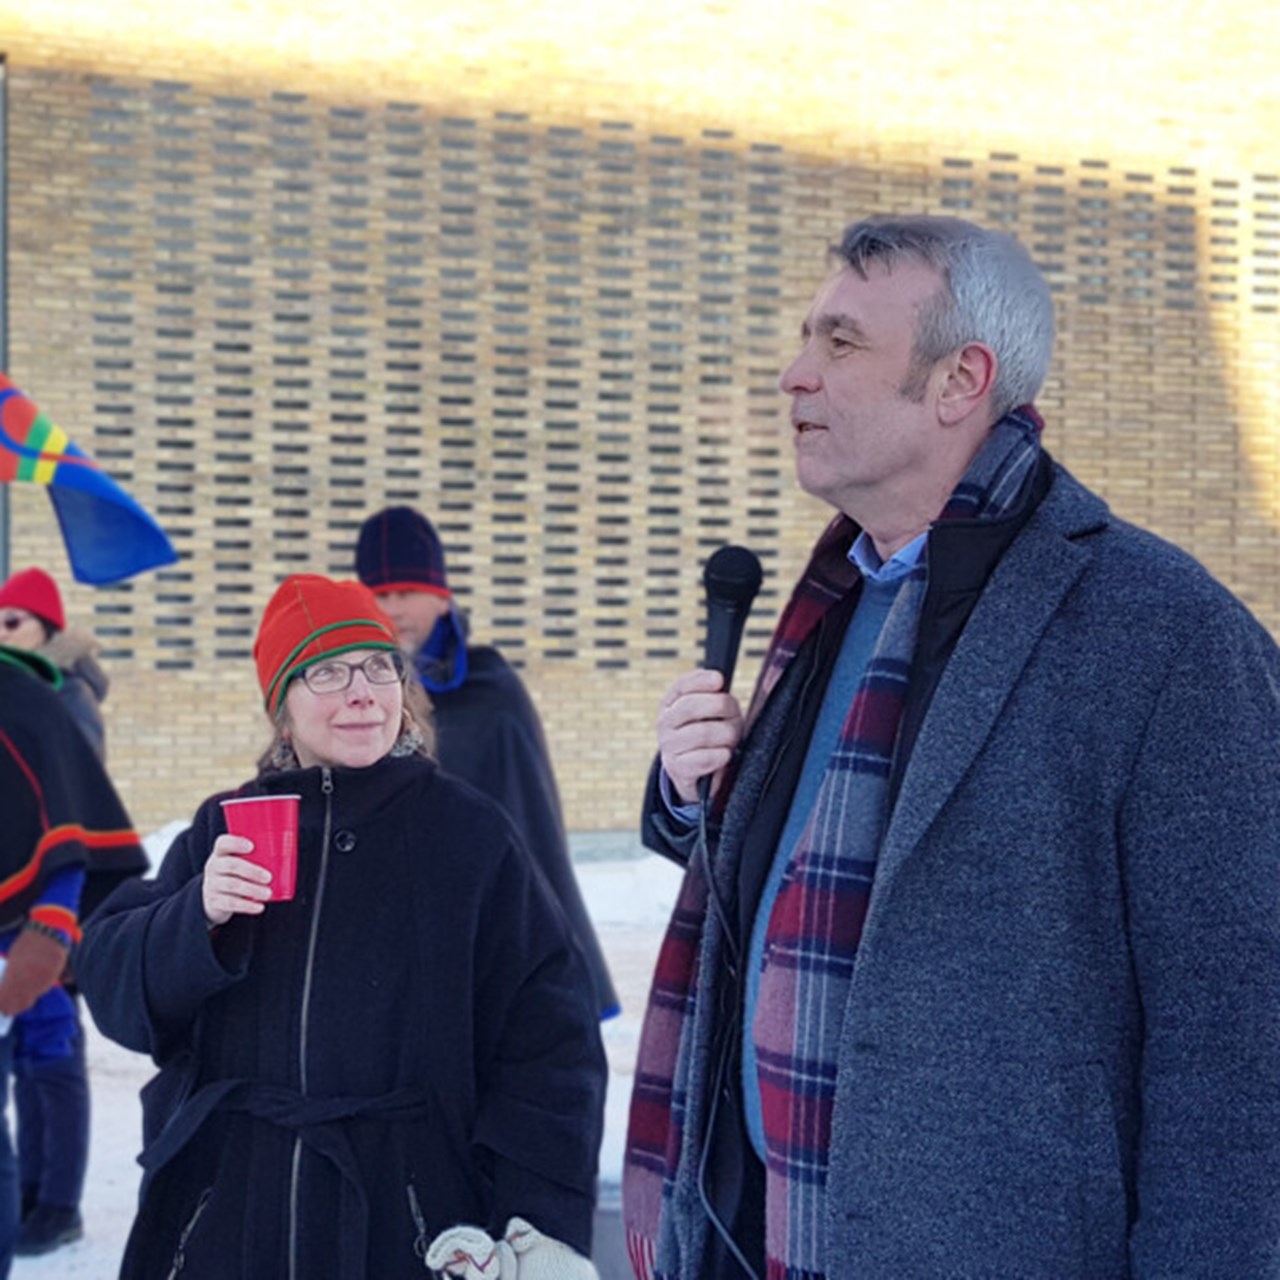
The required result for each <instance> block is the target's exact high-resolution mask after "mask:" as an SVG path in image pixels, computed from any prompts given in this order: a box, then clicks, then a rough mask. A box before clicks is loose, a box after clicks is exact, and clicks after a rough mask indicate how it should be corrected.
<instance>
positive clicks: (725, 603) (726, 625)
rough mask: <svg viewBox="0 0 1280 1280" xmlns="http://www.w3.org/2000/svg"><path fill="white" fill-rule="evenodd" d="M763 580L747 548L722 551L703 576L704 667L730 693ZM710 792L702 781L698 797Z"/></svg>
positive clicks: (710, 563)
mask: <svg viewBox="0 0 1280 1280" xmlns="http://www.w3.org/2000/svg"><path fill="white" fill-rule="evenodd" d="M763 578H764V570H763V569H762V568H761V567H760V561H759V559H758V558H757V556H756V555H755V553H754V552H752V551H748V550H747V549H746V547H721V548H720V550H719V551H717V552H716V553H715V554H714V555H713V556H712V557H711V559H709V560H708V561H707V567H706V569H705V570H704V571H703V574H702V582H703V585H704V586H705V587H706V589H707V640H706V650H705V656H704V658H703V662H702V665H703V666H704V667H706V668H708V669H709V670H711V671H719V672H721V673H722V674H723V675H724V688H725V691H726V692H728V689H729V684H730V682H731V681H732V680H733V668H734V664H735V663H736V662H737V660H738V646H739V644H741V643H742V628H743V627H744V626H745V625H746V621H747V614H749V613H750V612H751V602H752V601H753V600H754V599H755V598H756V592H757V591H759V590H760V583H761V581H762V580H763ZM710 789H711V779H710V778H709V777H706V778H700V779H699V780H698V795H699V797H700V798H701V799H702V800H703V801H704V802H705V801H706V799H707V796H708V794H709V793H710Z"/></svg>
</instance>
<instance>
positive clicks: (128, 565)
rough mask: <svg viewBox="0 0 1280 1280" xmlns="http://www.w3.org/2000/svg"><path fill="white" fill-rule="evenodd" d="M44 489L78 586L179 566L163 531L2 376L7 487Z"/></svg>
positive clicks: (1, 464) (0, 435)
mask: <svg viewBox="0 0 1280 1280" xmlns="http://www.w3.org/2000/svg"><path fill="white" fill-rule="evenodd" d="M21 480H25V481H27V482H29V483H31V484H42V485H45V486H46V487H47V488H48V490H49V498H50V500H51V501H52V503H53V509H54V511H55V513H56V514H57V517H58V524H59V525H61V527H62V540H63V541H64V542H65V543H66V544H67V556H68V558H69V559H70V561H71V572H72V573H73V574H74V575H75V577H76V580H77V581H79V582H88V583H94V584H98V583H104V582H119V581H120V579H122V578H131V577H132V576H133V575H134V574H135V573H142V572H143V571H144V570H145V569H155V568H158V567H159V566H160V565H164V564H173V563H174V562H175V561H176V560H177V559H178V553H177V552H176V551H175V550H174V549H173V544H172V543H171V542H170V541H169V539H168V537H167V536H166V534H165V532H164V530H163V529H161V528H160V526H159V525H158V524H157V523H156V522H155V520H154V519H152V517H151V516H149V515H148V514H147V513H146V512H145V511H144V510H143V509H142V508H141V507H140V506H139V505H138V504H137V503H136V502H135V501H134V500H133V499H132V498H131V497H130V496H129V495H128V494H127V493H125V491H124V490H123V489H122V488H120V486H119V485H118V484H116V482H115V481H114V480H112V479H111V478H110V477H109V476H107V474H106V473H105V472H104V471H103V470H102V469H101V468H100V467H99V466H98V464H97V463H96V462H94V461H93V459H92V458H90V457H88V456H87V455H86V454H84V453H82V452H81V451H80V450H79V449H77V448H76V446H75V445H73V444H72V443H71V441H70V440H68V439H67V437H66V434H65V433H64V432H63V431H62V429H61V428H60V427H56V426H54V424H53V423H52V422H50V421H49V419H48V418H46V417H45V415H44V414H43V413H41V412H40V410H39V409H38V408H36V406H35V403H34V402H33V401H31V400H29V399H28V398H27V397H26V396H25V395H24V394H23V393H22V392H21V391H19V390H18V388H17V387H15V386H14V385H13V383H12V382H10V381H9V379H8V377H6V376H5V374H3V373H0V483H5V482H10V483H11V482H14V481H21Z"/></svg>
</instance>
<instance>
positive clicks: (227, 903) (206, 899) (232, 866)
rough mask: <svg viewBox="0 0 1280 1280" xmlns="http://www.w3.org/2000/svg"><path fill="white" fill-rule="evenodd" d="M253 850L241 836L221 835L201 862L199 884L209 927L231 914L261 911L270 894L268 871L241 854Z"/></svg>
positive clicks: (248, 841)
mask: <svg viewBox="0 0 1280 1280" xmlns="http://www.w3.org/2000/svg"><path fill="white" fill-rule="evenodd" d="M252 852H253V841H252V840H249V839H247V838H246V837H244V836H232V835H221V836H219V837H218V838H217V839H216V840H215V841H214V842H213V852H212V853H210V854H209V858H208V860H207V861H206V862H205V864H204V879H203V882H202V884H201V887H200V896H201V900H202V901H203V903H204V914H205V919H206V920H208V922H209V924H210V926H211V927H216V926H217V925H221V924H226V923H227V921H228V920H230V919H231V917H232V916H233V915H249V916H256V915H261V914H262V912H263V910H264V909H265V908H266V904H267V902H268V901H269V899H270V898H271V872H270V871H268V870H267V869H266V868H265V867H260V866H258V864H257V863H256V862H250V861H249V860H248V859H247V858H245V857H242V856H241V855H243V854H246V853H252Z"/></svg>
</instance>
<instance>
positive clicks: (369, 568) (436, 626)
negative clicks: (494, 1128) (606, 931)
mask: <svg viewBox="0 0 1280 1280" xmlns="http://www.w3.org/2000/svg"><path fill="white" fill-rule="evenodd" d="M356 573H357V575H358V576H359V578H360V581H361V582H363V583H364V584H365V586H367V587H369V588H370V589H371V590H372V591H373V593H374V594H375V595H376V596H377V598H378V603H379V604H380V605H381V606H382V607H383V609H384V610H385V611H386V613H387V615H388V617H390V618H391V620H392V622H393V623H394V624H395V627H396V633H397V637H398V639H399V642H400V648H401V650H402V651H403V652H404V654H405V656H406V658H408V660H409V662H410V663H411V664H412V665H413V668H414V670H415V672H416V673H417V676H418V679H419V681H420V682H421V684H422V687H423V688H424V689H425V690H426V692H427V694H428V695H430V699H431V705H432V708H433V711H434V719H435V728H436V754H437V757H438V759H439V761H440V766H441V768H443V769H446V770H448V772H450V773H452V774H455V775H457V776H458V777H460V778H462V779H463V780H464V781H466V782H469V783H471V785H472V786H474V787H475V788H476V789H477V790H479V791H482V792H483V793H484V794H485V795H487V796H489V797H490V799H492V800H494V801H496V802H497V803H498V804H499V805H501V807H502V808H503V809H504V810H505V811H506V813H507V816H508V817H510V818H511V820H512V822H514V823H515V825H516V829H517V830H518V831H519V832H520V835H521V836H522V837H523V839H524V841H525V844H526V845H527V846H528V848H529V850H530V851H531V852H532V854H533V856H534V858H535V860H536V861H537V863H538V865H539V867H540V868H541V870H542V872H543V874H544V875H545V876H546V877H547V879H548V880H549V881H550V883H551V887H552V889H553V891H554V892H555V895H556V897H557V899H558V900H559V902H560V905H561V907H562V908H563V910H564V912H565V915H566V916H567V917H568V919H569V924H570V927H571V929H572V932H573V935H574V938H575V940H576V941H577V944H578V946H579V948H580V949H581V951H582V954H583V957H584V958H585V960H586V962H587V966H588V968H589V969H590V971H591V978H592V983H593V984H594V987H595V994H596V1007H597V1009H598V1011H599V1013H600V1016H601V1018H609V1017H612V1016H614V1015H615V1014H616V1013H617V1012H618V1011H619V1005H618V997H617V995H616V994H615V992H614V988H613V982H612V980H611V979H610V977H609V970H608V966H607V965H606V964H605V959H604V955H603V953H602V952H601V950H600V943H599V940H598V939H597V938H596V934H595V930H594V928H593V927H592V925H591V920H590V918H589V916H588V915H587V909H586V905H585V904H584V902H583V900H582V894H581V891H580V890H579V888H578V882H577V880H576V879H575V878H574V874H573V866H572V864H571V863H570V861H569V847H568V841H567V840H566V837H565V830H564V818H563V817H562V815H561V811H560V796H559V792H558V791H557V789H556V782H555V775H554V774H553V773H552V769H551V759H550V756H549V753H548V751H547V743H546V738H545V736H544V735H543V731H542V723H541V721H540V720H539V719H538V713H537V711H536V709H535V708H534V705H533V702H532V700H531V699H530V697H529V694H528V691H527V690H526V689H525V687H524V685H523V684H522V683H521V681H520V677H519V676H518V675H517V674H516V673H515V671H513V670H512V669H511V667H510V665H509V664H508V663H507V661H506V659H505V658H503V656H502V655H501V654H500V653H499V652H498V651H497V650H496V649H494V648H492V647H490V646H488V645H473V644H469V643H468V642H467V623H466V618H465V616H464V615H463V613H462V612H461V610H460V609H459V608H458V607H457V604H456V603H455V602H454V599H453V596H452V594H451V592H450V591H449V583H448V578H447V577H446V574H445V561H444V549H443V547H442V546H441V544H440V539H439V537H438V535H437V534H436V531H435V528H434V527H433V526H432V524H431V521H430V520H428V519H427V518H426V517H425V516H423V515H422V514H421V513H420V512H417V511H415V510H414V509H413V508H412V507H387V508H386V509H385V510H383V511H379V512H377V513H376V514H375V515H372V516H370V517H369V518H368V519H367V520H366V521H365V522H364V524H363V525H361V527H360V536H359V538H358V540H357V543H356Z"/></svg>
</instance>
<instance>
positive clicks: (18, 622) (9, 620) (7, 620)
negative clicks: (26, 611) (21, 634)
mask: <svg viewBox="0 0 1280 1280" xmlns="http://www.w3.org/2000/svg"><path fill="white" fill-rule="evenodd" d="M24 622H26V618H24V617H23V616H22V614H20V613H6V614H5V615H4V617H3V618H0V627H3V628H4V629H5V630H6V631H17V629H18V628H19V627H20V626H22V624H23V623H24Z"/></svg>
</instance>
